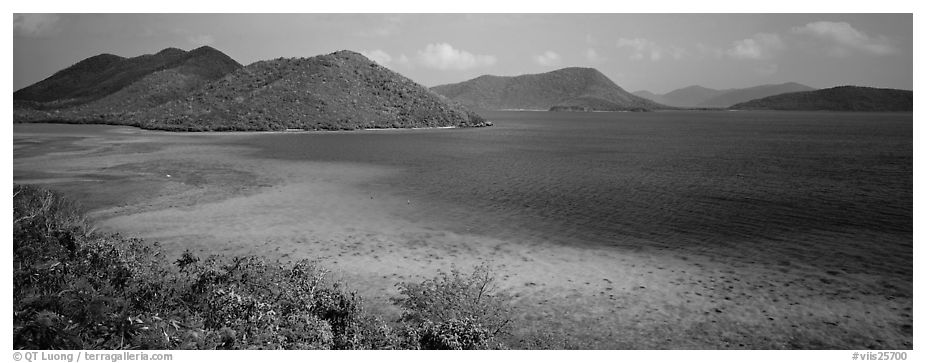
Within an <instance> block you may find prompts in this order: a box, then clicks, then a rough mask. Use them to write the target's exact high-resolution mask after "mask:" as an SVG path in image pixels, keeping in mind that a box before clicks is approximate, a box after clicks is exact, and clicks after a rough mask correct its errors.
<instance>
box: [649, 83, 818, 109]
mask: <svg viewBox="0 0 926 363" xmlns="http://www.w3.org/2000/svg"><path fill="white" fill-rule="evenodd" d="M812 90H814V89H813V88H811V87H808V86H805V85H803V84H800V83H795V82H788V83H782V84H764V85H760V86H755V87H749V88H730V89H723V90H717V89H712V88H706V87H701V86H688V87H685V88H679V89H677V90H674V91H671V92H669V93H666V94H663V95H657V94H654V93H652V92H648V91H637V92H634V94H635V95H637V96H640V97H643V98H646V99H650V100H653V101H656V102H659V103H663V104H666V105H671V106H676V107H685V108H692V109H709V108H716V107H729V106H731V105H733V104H736V103H740V102H745V101H749V100H752V99H756V98H762V97H768V96H773V95H778V94H782V93H788V92H802V91H812Z"/></svg>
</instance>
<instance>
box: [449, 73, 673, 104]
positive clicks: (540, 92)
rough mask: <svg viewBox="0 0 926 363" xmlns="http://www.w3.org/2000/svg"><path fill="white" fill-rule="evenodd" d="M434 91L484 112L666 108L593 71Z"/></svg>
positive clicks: (485, 80)
mask: <svg viewBox="0 0 926 363" xmlns="http://www.w3.org/2000/svg"><path fill="white" fill-rule="evenodd" d="M431 89H432V90H433V91H434V92H437V93H439V94H441V95H444V96H446V97H448V98H450V99H452V100H454V101H456V102H459V103H460V104H462V105H464V106H466V107H472V108H477V109H485V110H505V109H529V110H549V109H551V108H556V109H574V110H596V111H627V110H653V109H662V108H667V107H665V106H664V105H660V104H658V103H656V102H653V101H650V100H647V99H645V98H642V97H639V96H636V95H633V94H631V93H629V92H627V91H625V90H624V89H622V88H621V87H619V86H618V85H617V84H615V83H614V82H613V81H611V80H610V79H608V77H607V76H605V75H604V74H602V73H601V72H599V71H598V70H596V69H593V68H576V67H573V68H563V69H559V70H556V71H552V72H547V73H541V74H525V75H520V76H515V77H502V76H489V75H486V76H480V77H478V78H474V79H471V80H468V81H465V82H460V83H454V84H447V85H440V86H436V87H433V88H431Z"/></svg>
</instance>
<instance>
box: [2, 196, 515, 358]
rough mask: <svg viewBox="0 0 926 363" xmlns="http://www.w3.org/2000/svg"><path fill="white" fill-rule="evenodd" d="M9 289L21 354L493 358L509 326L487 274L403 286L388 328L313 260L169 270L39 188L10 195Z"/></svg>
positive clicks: (212, 262)
mask: <svg viewBox="0 0 926 363" xmlns="http://www.w3.org/2000/svg"><path fill="white" fill-rule="evenodd" d="M13 282H14V283H13V285H14V286H13V346H14V349H487V348H503V347H504V345H503V344H501V343H500V341H501V340H500V338H502V337H504V336H505V335H506V334H508V330H509V323H510V322H511V313H510V310H509V305H510V304H509V300H508V298H507V297H506V296H505V295H503V294H500V293H497V292H495V291H494V285H493V278H492V274H491V271H490V270H489V269H488V268H487V267H486V266H481V267H479V268H476V269H475V270H474V271H473V273H472V274H470V275H466V274H463V273H461V272H460V271H458V270H456V269H454V270H453V271H451V272H450V273H442V274H440V275H439V276H438V277H436V278H434V279H431V280H427V281H424V282H421V283H408V284H402V285H401V286H400V292H401V294H402V297H401V298H399V299H397V300H396V303H397V304H398V305H399V306H400V307H402V308H403V310H404V313H403V315H402V318H401V320H400V321H397V322H386V321H384V320H383V319H382V318H380V317H378V316H377V315H375V314H372V313H370V312H368V311H367V310H365V309H364V304H363V299H362V298H361V297H360V296H358V295H357V293H356V292H352V291H347V290H346V289H344V288H343V287H342V285H341V284H340V283H339V282H337V281H330V279H328V278H327V277H326V271H325V270H323V269H321V268H320V267H319V266H318V265H317V264H315V263H313V262H311V261H298V262H292V263H279V262H272V263H271V262H267V261H265V260H262V259H260V258H257V257H236V258H222V257H218V256H213V257H209V258H205V259H201V258H199V257H198V256H195V255H193V254H192V253H190V252H189V251H187V252H185V253H184V254H183V255H182V257H181V258H179V259H177V260H176V261H174V262H173V263H172V264H171V263H166V261H165V260H164V257H163V255H162V251H161V250H160V249H159V247H158V245H157V244H151V243H146V242H145V241H142V240H138V239H131V238H124V237H121V236H119V235H102V234H99V233H96V232H95V231H94V230H93V228H92V226H90V225H89V224H88V223H87V221H86V220H85V219H84V217H83V216H82V215H81V214H80V213H79V212H78V209H77V208H76V207H75V205H74V204H73V203H71V202H69V201H68V200H66V199H62V198H61V197H60V196H58V195H57V194H55V193H53V192H50V191H48V190H43V189H39V188H36V187H32V186H14V188H13Z"/></svg>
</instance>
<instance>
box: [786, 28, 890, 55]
mask: <svg viewBox="0 0 926 363" xmlns="http://www.w3.org/2000/svg"><path fill="white" fill-rule="evenodd" d="M791 31H792V32H794V33H796V34H807V35H810V36H812V37H814V38H817V39H820V40H823V41H826V42H830V43H833V45H832V46H831V47H830V48H829V52H830V54H832V55H836V56H845V55H848V54H849V53H850V50H852V49H854V50H858V51H862V52H865V53H869V54H874V55H888V54H894V53H896V52H897V49H896V48H894V46H893V45H892V44H891V42H890V40H889V39H887V38H886V37H883V36H880V37H876V38H873V37H870V36H868V35H867V34H865V33H863V32H861V31H859V30H857V29H855V28H853V27H852V25H850V24H849V23H846V22H831V21H817V22H813V23H808V24H807V25H804V26H800V27H794V28H792V29H791Z"/></svg>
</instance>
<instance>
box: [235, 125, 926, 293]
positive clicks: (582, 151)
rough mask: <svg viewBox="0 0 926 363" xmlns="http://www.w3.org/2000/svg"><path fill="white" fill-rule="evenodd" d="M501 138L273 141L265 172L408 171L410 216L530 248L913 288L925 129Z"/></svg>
mask: <svg viewBox="0 0 926 363" xmlns="http://www.w3.org/2000/svg"><path fill="white" fill-rule="evenodd" d="M488 116H489V117H488V118H489V119H490V120H492V121H493V122H495V124H496V126H495V127H492V128H486V129H463V130H421V131H401V132H393V131H381V132H367V133H336V134H292V135H261V136H257V137H254V138H250V139H248V140H247V141H245V143H247V144H249V145H251V146H257V147H258V148H259V149H260V151H259V154H260V155H261V156H265V157H272V158H283V159H300V160H320V161H339V162H359V163H370V164H381V165H389V166H395V167H399V168H400V170H401V172H400V173H399V174H397V175H396V176H395V177H391V178H389V179H387V180H379V181H376V182H375V183H371V184H369V185H365V186H364V187H368V188H370V191H371V192H379V193H388V192H394V193H400V194H402V195H407V196H409V198H412V199H414V200H415V203H416V205H417V206H419V208H416V209H415V211H414V212H409V213H408V214H407V215H404V216H403V217H405V218H411V219H420V220H424V221H427V222H429V223H433V224H434V225H435V226H438V227H440V228H450V229H453V230H457V231H460V232H470V233H479V234H485V235H491V236H497V237H500V238H506V239H513V240H517V241H520V243H570V244H595V245H599V244H603V245H614V246H622V247H626V248H633V249H657V250H659V249H667V250H672V251H682V253H683V254H684V253H704V254H711V255H719V256H728V257H730V258H736V259H738V260H742V261H747V260H760V261H762V262H763V263H781V264H790V263H797V264H801V263H802V264H805V265H809V266H814V267H819V268H821V269H825V270H843V271H845V272H853V271H864V272H867V273H878V274H887V275H900V276H906V277H907V278H912V255H913V249H912V243H913V242H912V241H913V117H912V114H909V113H902V114H875V113H799V112H659V113H547V112H497V113H491V114H489V115H488Z"/></svg>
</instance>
